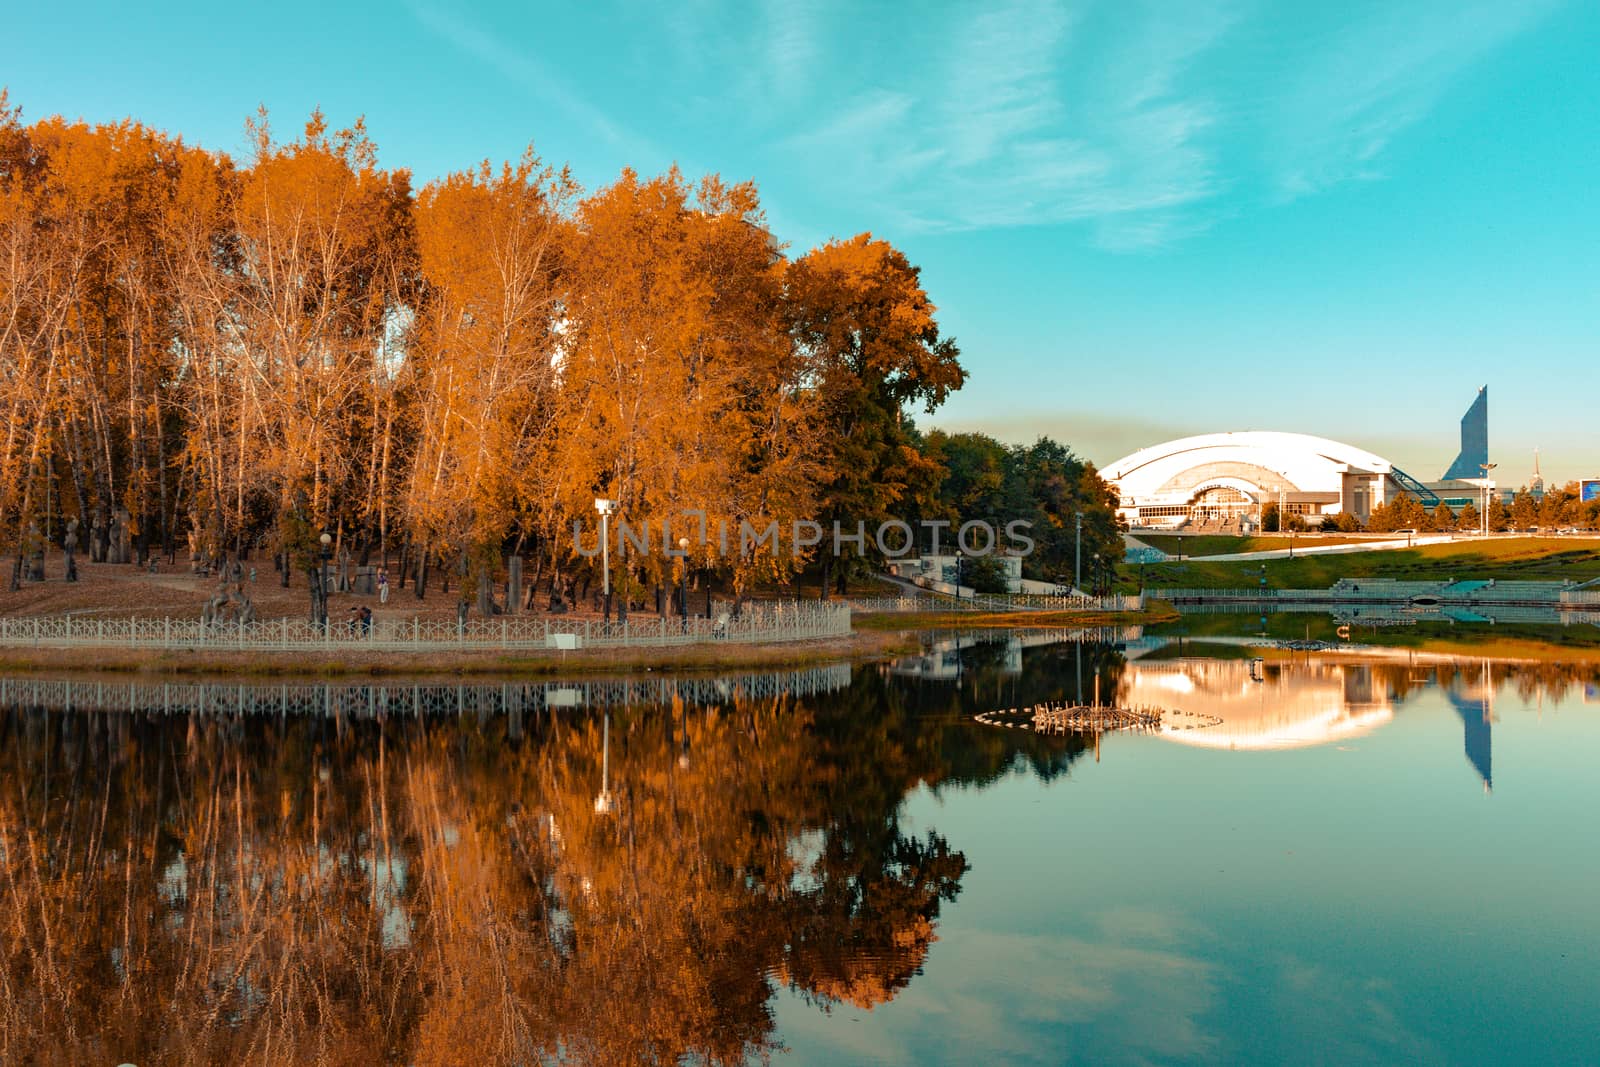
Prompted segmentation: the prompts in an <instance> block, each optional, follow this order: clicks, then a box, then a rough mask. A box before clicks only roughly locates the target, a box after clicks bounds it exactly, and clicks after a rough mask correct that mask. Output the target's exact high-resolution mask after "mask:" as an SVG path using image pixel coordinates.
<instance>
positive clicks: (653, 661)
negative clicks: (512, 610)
mask: <svg viewBox="0 0 1600 1067" xmlns="http://www.w3.org/2000/svg"><path fill="white" fill-rule="evenodd" d="M1176 617H1177V612H1176V611H1175V610H1173V609H1172V608H1171V607H1170V606H1168V605H1164V604H1161V605H1157V607H1156V609H1155V610H1149V609H1147V610H1146V611H1143V612H1138V613H1125V614H1107V613H1067V612H1004V613H993V614H988V613H985V614H978V613H974V612H905V613H880V614H863V615H861V616H859V617H858V618H857V619H856V620H855V623H854V628H853V630H852V632H851V633H850V635H849V636H847V637H833V638H823V639H820V640H812V641H786V642H771V643H762V644H754V643H751V644H745V643H732V642H706V643H702V644H695V645H668V646H662V647H656V646H647V645H642V646H637V647H633V648H601V649H579V650H576V651H571V652H560V651H555V650H543V649H539V650H529V651H514V652H504V651H499V650H473V651H462V652H450V651H430V652H392V651H362V650H360V649H352V648H348V647H346V648H340V649H337V650H335V651H331V652H327V653H305V652H262V651H250V652H231V651H221V650H219V651H183V652H175V651H170V650H165V649H138V648H128V649H105V648H96V649H93V650H85V649H81V648H34V647H29V646H22V645H17V646H9V647H0V673H5V674H36V673H55V672H61V671H71V672H73V673H85V674H122V675H145V676H167V677H193V676H205V675H213V676H214V675H226V676H233V677H239V676H243V677H259V678H292V677H305V678H335V677H401V676H403V677H491V676H500V677H518V676H524V677H526V676H532V677H555V676H562V675H598V674H607V673H616V672H619V671H624V672H625V671H638V670H671V671H675V672H681V673H715V672H719V671H728V670H763V669H779V670H781V669H795V668H804V667H814V666H818V665H821V664H826V663H858V662H867V661H874V660H882V659H888V658H892V657H894V656H899V655H911V654H915V653H916V652H917V651H919V649H920V647H921V645H920V643H919V642H918V641H917V639H916V637H915V632H916V631H920V630H928V629H939V630H948V629H972V630H985V629H1032V628H1072V629H1091V628H1094V627H1099V626H1113V625H1131V624H1142V623H1153V622H1165V621H1169V620H1170V619H1174V618H1176ZM86 651H87V652H90V653H91V654H90V655H86Z"/></svg>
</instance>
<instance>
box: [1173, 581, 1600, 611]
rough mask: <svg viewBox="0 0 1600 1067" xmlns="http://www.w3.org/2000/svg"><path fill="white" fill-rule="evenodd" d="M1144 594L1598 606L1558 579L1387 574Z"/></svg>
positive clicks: (1596, 596) (1591, 596) (1596, 595)
mask: <svg viewBox="0 0 1600 1067" xmlns="http://www.w3.org/2000/svg"><path fill="white" fill-rule="evenodd" d="M1146 592H1147V594H1148V595H1150V596H1152V597H1159V598H1160V599H1162V600H1170V601H1173V602H1184V601H1187V602H1191V603H1230V602H1238V601H1251V602H1255V601H1277V602H1282V601H1299V602H1310V603H1318V604H1341V603H1355V604H1359V603H1402V602H1407V601H1410V600H1413V599H1414V598H1417V597H1431V598H1433V599H1435V600H1437V601H1438V602H1440V603H1443V604H1460V605H1472V604H1508V603H1509V604H1530V605H1549V606H1551V607H1556V606H1561V607H1589V606H1600V590H1586V589H1585V590H1565V591H1563V590H1562V588H1561V585H1560V583H1559V582H1544V583H1539V582H1520V583H1502V584H1498V585H1490V584H1479V583H1463V584H1461V585H1459V586H1457V587H1452V585H1451V583H1448V582H1400V581H1394V580H1392V579H1380V578H1373V579H1360V580H1359V581H1355V582H1352V583H1351V584H1343V583H1341V584H1340V585H1335V586H1333V587H1331V588H1328V589H1259V588H1257V589H1251V588H1245V587H1240V588H1236V589H1149V590H1146Z"/></svg>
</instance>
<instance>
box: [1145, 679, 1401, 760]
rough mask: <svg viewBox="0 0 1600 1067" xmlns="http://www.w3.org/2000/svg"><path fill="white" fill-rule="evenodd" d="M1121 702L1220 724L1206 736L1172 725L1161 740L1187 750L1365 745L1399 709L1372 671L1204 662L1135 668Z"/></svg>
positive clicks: (1206, 731) (1204, 732)
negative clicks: (1365, 737)
mask: <svg viewBox="0 0 1600 1067" xmlns="http://www.w3.org/2000/svg"><path fill="white" fill-rule="evenodd" d="M1121 700H1122V702H1123V703H1124V704H1129V705H1132V706H1135V707H1158V708H1168V709H1173V710H1182V711H1185V712H1189V713H1191V714H1197V715H1205V716H1211V717H1214V718H1217V719H1220V720H1221V722H1220V723H1219V724H1217V725H1215V726H1208V727H1205V728H1203V729H1189V728H1187V726H1186V725H1182V726H1174V725H1172V724H1166V725H1163V726H1162V727H1161V729H1160V730H1159V731H1158V732H1159V733H1160V735H1161V736H1162V737H1164V738H1167V739H1168V740H1172V741H1177V742H1179V743H1181V744H1186V745H1196V746H1201V747H1205V748H1234V749H1265V748H1299V747H1302V746H1305V745H1325V744H1328V743H1330V742H1334V741H1342V740H1347V739H1350V738H1353V737H1359V736H1360V735H1362V734H1364V733H1367V732H1368V731H1370V730H1373V729H1376V728H1377V727H1379V726H1382V725H1384V724H1385V723H1387V722H1389V721H1390V720H1391V719H1393V718H1394V707H1395V701H1394V697H1393V694H1392V693H1391V692H1390V691H1389V690H1388V689H1387V687H1384V686H1382V685H1381V684H1380V685H1377V686H1375V685H1374V678H1373V673H1372V668H1371V667H1369V666H1366V665H1361V664H1344V663H1320V662H1299V663H1294V664H1284V663H1266V662H1264V661H1261V660H1249V661H1245V660H1219V659H1199V658H1192V659H1190V658H1186V659H1179V660H1159V661H1154V662H1151V661H1145V660H1134V661H1132V662H1130V663H1129V664H1128V667H1127V670H1126V671H1125V672H1124V674H1123V676H1122V692H1121Z"/></svg>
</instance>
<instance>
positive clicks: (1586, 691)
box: [0, 620, 1600, 1065]
mask: <svg viewBox="0 0 1600 1067" xmlns="http://www.w3.org/2000/svg"><path fill="white" fill-rule="evenodd" d="M1293 625H1294V626H1296V627H1299V626H1301V625H1303V623H1302V622H1299V621H1294V622H1293ZM1226 629H1227V627H1225V626H1222V625H1221V624H1218V623H1217V622H1215V621H1214V620H1208V621H1206V622H1205V623H1204V624H1203V625H1201V624H1194V625H1188V626H1180V627H1175V628H1173V629H1172V631H1171V632H1169V633H1168V634H1166V635H1149V636H1142V635H1141V636H1138V637H1137V639H1135V640H1131V641H1124V642H1122V643H1119V644H1109V643H1086V644H1073V643H1063V642H1060V641H1059V640H1058V639H1057V638H1056V637H1052V635H1039V636H1028V637H1024V638H1006V639H1002V640H1000V641H997V642H975V641H972V640H968V639H955V638H944V639H939V640H936V641H933V642H932V644H931V645H930V648H929V651H928V654H927V655H925V656H922V657H916V658H913V659H909V660H906V661H902V662H900V663H898V664H895V665H892V666H891V665H884V666H870V667H859V668H856V669H854V670H851V669H848V668H844V667H832V668H823V669H819V670H814V671H805V672H793V673H780V674H769V675H749V676H730V677H728V678H724V679H697V680H692V681H688V680H681V679H680V680H674V679H671V678H666V677H662V676H659V675H646V676H644V680H639V679H635V680H634V681H632V682H627V683H623V682H607V683H554V684H540V685H534V686H528V685H520V684H518V685H511V684H507V685H486V686H465V687H457V686H427V685H419V686H411V685H404V684H400V685H388V686H385V687H383V688H376V687H355V686H339V687H332V688H328V687H321V686H305V687H294V686H276V685H273V686H265V687H260V688H253V687H242V686H233V685H227V686H196V685H159V684H157V685H147V686H142V687H128V686H123V685H113V684H111V683H109V682H101V681H96V680H91V681H89V682H66V681H36V680H24V679H17V678H12V679H6V680H4V681H3V682H0V708H3V710H0V1061H3V1062H5V1063H13V1062H21V1063H30V1062H39V1063H63V1064H66V1063H72V1064H78V1063H105V1064H115V1063H119V1062H124V1061H128V1062H133V1063H137V1064H142V1065H143V1064H158V1063H191V1062H193V1063H212V1062H217V1063H234V1062H246V1061H251V1062H264V1063H280V1062H281V1063H310V1062H319V1061H320V1062H326V1063H338V1064H344V1063H350V1064H355V1063H374V1062H393V1063H416V1064H423V1063H447V1064H455V1063H460V1064H468V1063H484V1062H489V1063H493V1062H517V1063H553V1062H574V1063H596V1064H629V1063H639V1062H655V1063H663V1062H665V1063H671V1062H675V1061H679V1060H682V1061H685V1062H690V1063H699V1062H722V1063H740V1062H746V1061H760V1060H762V1059H763V1058H764V1057H769V1056H770V1057H771V1059H772V1060H773V1061H774V1062H776V1063H780V1064H783V1063H791V1064H829V1065H840V1064H855V1063H863V1064H944V1063H949V1064H970V1063H981V1062H992V1063H1019V1064H1056V1063H1065V1062H1075V1063H1086V1064H1102V1063H1189V1062H1195V1063H1240V1062H1285V1063H1328V1064H1352V1063H1408V1064H1410V1063H1462V1064H1481V1063H1595V1062H1600V1018H1597V1016H1596V1011H1595V1009H1596V1007H1597V1006H1600V953H1597V948H1600V910H1597V909H1600V849H1597V847H1596V845H1597V843H1600V834H1597V831H1596V830H1595V819H1596V814H1597V812H1600V774H1597V771H1596V765H1597V762H1600V668H1596V667H1592V666H1591V667H1585V666H1561V665H1553V664H1542V665H1528V666H1517V665H1514V664H1508V663H1505V662H1496V661H1492V660H1491V659H1489V658H1483V657H1480V656H1466V657H1452V656H1446V655H1438V654H1433V653H1430V652H1427V651H1425V650H1418V649H1416V648H1409V649H1391V650H1378V651H1373V652H1367V653H1361V652H1352V651H1334V652H1312V653H1304V652H1302V653H1293V654H1288V653H1283V652H1276V653H1264V652H1262V651H1261V650H1260V649H1258V648H1254V647H1250V646H1248V645H1246V644H1244V643H1242V642H1241V641H1240V639H1239V638H1238V637H1235V636H1233V635H1232V634H1231V633H1229V632H1223V631H1225V630H1226ZM1239 629H1240V627H1239V626H1238V625H1235V626H1234V627H1233V631H1238V630H1239ZM1200 630H1205V631H1206V632H1205V633H1200V632H1197V631H1200ZM1123 636H1124V637H1135V636H1136V635H1132V634H1129V635H1123ZM1412 643H1413V644H1416V643H1417V642H1412ZM1519 648H1520V651H1521V652H1522V653H1523V654H1526V651H1527V648H1526V646H1519ZM1258 657H1265V658H1264V659H1263V660H1258ZM1097 687H1098V690H1099V692H1100V694H1101V696H1102V698H1104V699H1111V698H1113V697H1114V696H1115V697H1117V698H1119V699H1120V700H1121V701H1122V702H1124V703H1131V704H1138V705H1157V706H1161V707H1165V708H1170V709H1175V710H1183V711H1188V712H1191V713H1193V715H1194V718H1193V719H1192V720H1186V721H1200V720H1199V717H1200V716H1206V717H1208V718H1207V720H1206V721H1210V720H1211V719H1216V720H1220V722H1219V723H1217V725H1214V726H1210V727H1206V728H1202V729H1192V730H1176V731H1168V732H1161V733H1146V734H1110V735H1105V736H1103V737H1101V738H1100V740H1099V743H1098V745H1096V744H1095V742H1094V741H1093V740H1092V739H1090V740H1089V741H1087V742H1084V741H1081V740H1077V739H1072V740H1068V739H1061V738H1056V739H1052V738H1047V737H1041V736H1036V735H1034V734H1032V733H1030V732H1028V731H1025V730H1021V729H1003V728H999V727H986V726H982V725H979V724H977V723H975V722H973V720H972V716H973V715H974V714H976V713H977V712H980V711H991V710H994V709H1004V708H1020V707H1026V706H1028V705H1030V704H1032V703H1035V702H1038V701H1042V700H1060V699H1069V698H1075V697H1077V695H1078V694H1080V693H1081V694H1082V696H1083V698H1084V699H1085V700H1089V699H1092V698H1093V695H1094V693H1095V691H1096V689H1097Z"/></svg>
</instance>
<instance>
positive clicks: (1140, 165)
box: [0, 0, 1600, 484]
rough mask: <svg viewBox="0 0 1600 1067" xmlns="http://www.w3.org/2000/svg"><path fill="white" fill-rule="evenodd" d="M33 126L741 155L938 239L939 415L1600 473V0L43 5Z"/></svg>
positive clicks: (1026, 428) (925, 266)
mask: <svg viewBox="0 0 1600 1067" xmlns="http://www.w3.org/2000/svg"><path fill="white" fill-rule="evenodd" d="M5 23H6V25H5V32H4V34H3V35H0V85H4V86H6V87H8V88H9V90H10V93H11V99H12V103H13V104H19V105H21V106H22V108H23V111H24V118H25V119H38V118H42V117H45V116H47V115H53V114H62V115H65V116H67V117H69V118H84V119H87V120H89V121H109V120H115V119H120V118H123V117H128V116H131V117H134V118H137V119H139V120H140V121H142V122H145V123H147V124H149V125H152V126H155V127H158V128H161V129H164V130H167V131H169V132H172V133H178V134H182V135H183V136H184V137H185V139H186V140H188V141H190V142H191V143H198V144H201V145H204V146H206V147H208V148H213V149H219V150H222V151H227V152H230V153H234V154H236V155H241V156H242V155H244V154H245V144H246V142H245V137H244V120H245V118H246V117H247V116H249V115H251V114H253V113H254V112H255V111H256V110H257V108H258V107H261V106H263V105H264V106H265V107H267V108H268V109H269V111H270V113H271V116H272V120H273V123H274V126H275V128H276V129H278V130H279V131H280V132H281V133H282V134H284V135H286V136H292V135H293V134H294V133H295V132H296V131H297V130H298V128H299V126H300V124H301V123H303V122H304V120H305V117H306V116H307V115H308V114H309V113H310V111H311V110H312V109H313V108H317V107H320V108H321V109H322V110H323V111H324V112H325V113H326V114H327V117H328V119H329V121H330V122H331V123H333V124H334V125H335V126H341V125H346V124H348V123H350V122H352V121H353V120H354V119H356V118H357V117H359V116H364V117H365V119H366V122H367V126H368V129H369V131H370V132H371V134H372V136H373V138H374V140H375V141H376V142H377V144H378V146H379V150H380V157H381V161H382V163H383V164H384V165H386V166H390V167H404V168H408V169H410V170H411V171H412V172H413V173H414V175H415V176H416V178H417V180H418V183H419V184H421V183H423V182H426V181H427V180H429V179H432V178H436V177H438V176H441V175H443V174H447V173H449V172H451V171H454V170H458V169H463V168H465V167H468V166H471V165H473V164H475V163H477V162H478V161H480V160H483V159H485V158H488V159H492V160H496V161H498V160H502V159H507V158H511V159H515V158H517V157H518V156H520V155H521V153H522V151H523V149H524V148H525V147H526V146H527V145H529V144H530V143H531V144H533V145H534V146H535V148H536V149H537V151H538V152H539V154H540V155H541V156H542V157H543V158H544V159H546V160H547V161H550V162H555V163H568V164H570V165H571V167H572V169H573V172H574V174H575V176H576V177H577V178H578V179H579V180H580V181H581V182H582V183H583V184H584V185H585V186H586V187H587V188H590V189H594V188H599V187H602V186H604V185H606V184H607V183H609V182H610V181H612V180H614V179H615V177H616V176H617V174H618V172H619V171H620V170H621V169H622V168H623V167H625V166H631V167H633V168H634V169H636V170H638V171H641V172H644V173H655V172H659V171H662V170H664V169H666V168H667V167H669V166H671V165H673V164H674V163H676V164H677V165H678V166H680V167H681V168H682V169H683V170H684V171H685V173H687V174H688V175H690V176H697V175H700V174H704V173H708V172H716V173H720V174H721V175H722V176H723V177H725V178H729V179H736V180H737V179H746V178H751V179H754V180H755V181H756V182H757V184H758V185H759V187H760V189H761V193H762V201H763V204H764V206H765V209H766V213H767V217H768V221H769V223H770V225H771V227H772V229H773V231H774V232H775V233H776V234H777V235H778V236H779V237H780V238H781V239H782V240H784V241H786V242H788V243H789V245H790V247H791V251H792V252H793V253H795V254H798V253H801V252H803V251H805V250H806V249H808V248H810V247H814V246H815V245H816V244H818V243H821V242H824V241H827V240H829V239H830V238H834V237H848V236H850V235H852V234H855V233H858V232H861V231H864V230H868V231H871V232H873V233H874V234H876V235H878V236H881V237H884V238H886V239H888V240H889V241H891V242H893V243H894V244H895V245H896V246H897V247H899V248H901V249H902V250H904V251H905V252H906V254H907V255H908V256H909V257H910V259H911V261H912V262H913V263H915V264H917V265H918V266H919V267H921V269H922V278H923V283H924V285H925V287H926V288H927V290H928V292H929V294H930V295H931V296H932V298H933V300H934V302H935V303H936V304H937V305H938V306H939V309H940V312H939V318H940V323H941V326H942V327H943V329H944V331H945V332H946V333H948V334H951V335H953V336H954V337H955V338H956V339H957V342H958V343H959V344H960V346H961V349H962V353H963V358H962V362H963V364H964V365H965V366H966V368H967V370H968V372H969V375H970V378H969V382H968V385H967V386H966V387H965V388H964V389H963V390H962V391H961V392H960V393H959V394H957V395H956V396H955V397H954V398H953V399H952V400H951V401H950V402H949V403H947V404H946V405H945V406H944V407H943V408H941V409H940V410H939V411H938V412H936V413H935V414H934V415H932V416H926V415H920V416H919V424H921V425H923V426H940V427H943V428H945V429H948V430H955V431H965V430H982V431H984V432H988V433H990V434H993V435H994V436H996V437H999V438H1001V439H1002V440H1006V441H1014V442H1028V441H1031V440H1033V439H1034V438H1035V437H1037V436H1039V435H1041V434H1048V435H1050V436H1052V437H1054V438H1056V439H1057V440H1059V441H1062V442H1063V443H1065V444H1067V445H1068V446H1070V447H1071V448H1072V449H1073V450H1074V451H1075V452H1077V453H1078V454H1080V455H1082V456H1085V457H1087V458H1088V459H1090V460H1093V461H1095V462H1096V463H1098V464H1101V465H1107V464H1109V463H1110V462H1112V461H1113V460H1115V459H1117V458H1118V457H1120V456H1121V455H1123V454H1126V453H1128V452H1132V451H1134V450H1135V449H1137V448H1140V447H1143V446H1145V445H1150V444H1155V443H1157V442H1159V441H1162V440H1165V439H1168V438H1171V437H1177V436H1183V435H1186V434H1189V433H1203V432H1211V431H1218V430H1244V429H1274V430H1289V431H1296V432H1303V433H1313V434H1318V435H1321V436H1326V437H1332V438H1335V439H1338V440H1342V441H1346V442H1348V443H1350V444H1353V445H1356V446H1358V447H1362V448H1366V449H1368V450H1370V451H1374V452H1377V453H1379V454H1380V455H1383V456H1385V457H1386V458H1388V459H1390V460H1391V461H1393V462H1394V463H1395V464H1396V465H1397V466H1399V467H1401V468H1403V469H1405V470H1406V471H1408V472H1409V473H1411V474H1413V475H1415V476H1417V477H1420V478H1423V479H1433V478H1437V477H1439V476H1440V475H1442V474H1443V472H1444V469H1445V467H1446V466H1447V465H1448V464H1449V462H1450V460H1451V458H1452V457H1453V456H1454V454H1455V452H1456V449H1457V444H1458V441H1457V434H1458V423H1459V419H1460V416H1461V414H1462V413H1463V412H1464V411H1465V410H1466V408H1467V406H1468V404H1469V403H1471V401H1472V399H1473V397H1474V395H1475V393H1476V392H1477V389H1478V387H1479V386H1482V385H1488V387H1489V398H1490V404H1489V417H1490V438H1489V443H1490V459H1491V460H1493V461H1495V462H1497V463H1499V464H1500V468H1501V469H1500V471H1499V472H1498V473H1499V477H1500V478H1501V480H1502V482H1503V483H1504V484H1521V483H1522V482H1525V481H1526V480H1527V477H1528V476H1529V474H1531V471H1532V465H1533V457H1534V450H1535V449H1539V450H1540V455H1541V466H1542V469H1543V473H1544V475H1545V477H1546V479H1547V481H1554V482H1561V481H1566V480H1568V479H1573V478H1578V477H1600V403H1597V398H1600V195H1597V192H1600V190H1597V189H1596V179H1597V177H1600V63H1597V62H1596V61H1595V56H1596V55H1600V4H1596V3H1593V2H1591V0H1565V2H1563V0H1448V2H1447V0H1439V2H1434V0H1387V2H1381V3H1367V2H1354V0H1352V2H1343V3H1338V4H1310V3H1301V2H1280V3H1267V2H1264V0H1262V2H1254V3H1251V2H1223V3H1212V2H1209V0H1193V2H1185V0H1171V2H1166V3H1156V2H1150V3H1136V2H1082V3H1049V2H1042V0H1022V2H1014V3H984V4H934V3H924V4H916V5H904V4H878V3H867V2H861V0H857V2H852V3H844V2H837V3H834V2H825V0H817V2H813V0H762V2H746V3H738V4H734V3H727V4H721V3H707V2H700V0H684V2H679V3H675V4H670V5H667V4H654V3H643V2H640V3H593V4H571V3H561V4H557V3H549V4H538V3H502V4H477V5H470V4H460V3H434V2H431V0H412V2H409V3H395V4H372V5H366V6H363V5H360V4H331V3H326V2H324V3H304V2H301V0H282V2H279V3H275V4H272V5H269V6H265V7H262V6H251V7H244V8H224V7H216V6H211V5H198V4H194V5H170V6H169V7H167V8H166V9H165V10H162V9H161V8H160V5H129V4H124V3H118V4H100V3H77V4H71V5H65V4H62V5H49V4H29V5H23V6H19V7H18V8H17V9H15V10H13V11H11V12H9V13H8V14H7V16H6V19H5Z"/></svg>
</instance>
